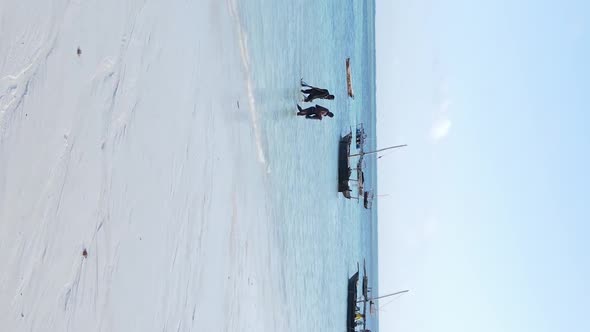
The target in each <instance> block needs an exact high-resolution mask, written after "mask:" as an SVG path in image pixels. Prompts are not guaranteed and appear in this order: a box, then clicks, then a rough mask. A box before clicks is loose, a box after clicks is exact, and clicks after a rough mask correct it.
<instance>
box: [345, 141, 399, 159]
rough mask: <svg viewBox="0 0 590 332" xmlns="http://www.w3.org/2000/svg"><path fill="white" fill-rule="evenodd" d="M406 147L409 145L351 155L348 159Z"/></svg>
mask: <svg viewBox="0 0 590 332" xmlns="http://www.w3.org/2000/svg"><path fill="white" fill-rule="evenodd" d="M404 146H408V145H407V144H402V145H394V146H390V147H387V148H383V149H379V150H375V151H370V152H362V151H361V152H359V153H355V154H351V155H349V156H348V157H349V158H350V157H356V156H364V155H366V154H373V153H377V152H381V151H385V150H389V149H397V148H403V147H404Z"/></svg>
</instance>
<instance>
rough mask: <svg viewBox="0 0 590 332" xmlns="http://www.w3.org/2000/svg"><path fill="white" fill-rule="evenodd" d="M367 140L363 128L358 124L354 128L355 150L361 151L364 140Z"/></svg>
mask: <svg viewBox="0 0 590 332" xmlns="http://www.w3.org/2000/svg"><path fill="white" fill-rule="evenodd" d="M366 139H367V134H366V133H365V128H364V127H363V124H362V123H361V124H359V125H358V126H357V127H356V148H357V149H359V150H360V149H363V148H364V146H365V140H366Z"/></svg>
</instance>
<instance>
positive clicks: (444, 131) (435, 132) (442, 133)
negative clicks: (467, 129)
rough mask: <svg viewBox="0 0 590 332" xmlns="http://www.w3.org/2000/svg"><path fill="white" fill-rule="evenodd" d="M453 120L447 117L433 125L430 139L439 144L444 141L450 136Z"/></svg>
mask: <svg viewBox="0 0 590 332" xmlns="http://www.w3.org/2000/svg"><path fill="white" fill-rule="evenodd" d="M452 124H453V123H452V122H451V120H449V119H448V118H447V117H443V118H440V119H438V120H436V121H435V123H434V124H433V125H432V129H431V130H430V137H432V140H434V141H435V142H439V141H441V140H443V139H444V138H445V137H447V135H449V131H450V130H451V126H452Z"/></svg>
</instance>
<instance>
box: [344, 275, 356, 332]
mask: <svg viewBox="0 0 590 332" xmlns="http://www.w3.org/2000/svg"><path fill="white" fill-rule="evenodd" d="M358 282H359V267H358V264H357V269H356V273H355V274H353V275H352V277H350V278H349V279H348V296H347V304H346V309H347V310H346V331H347V332H354V331H355V330H356V324H355V317H356V314H357V311H358V310H357V306H356V302H357V301H356V299H357V286H358Z"/></svg>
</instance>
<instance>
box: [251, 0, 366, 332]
mask: <svg viewBox="0 0 590 332" xmlns="http://www.w3.org/2000/svg"><path fill="white" fill-rule="evenodd" d="M239 15H240V22H241V26H242V30H243V33H242V34H241V38H242V43H243V44H244V45H246V47H245V53H246V54H243V57H244V59H245V61H246V62H247V63H248V65H247V68H248V73H247V75H248V76H249V77H250V79H251V82H252V86H251V91H252V97H253V104H254V107H255V112H256V117H257V122H258V123H259V125H260V128H259V130H260V136H261V141H262V143H261V145H262V150H263V151H264V155H265V162H266V165H265V166H266V167H267V169H268V174H267V175H268V178H267V181H268V186H269V189H270V190H269V192H271V193H272V197H271V198H270V202H271V204H270V205H271V206H270V208H269V210H270V212H269V213H270V214H271V215H272V219H273V220H274V222H273V227H274V229H275V235H276V237H277V239H278V243H279V246H280V250H281V256H280V257H282V260H283V261H282V262H281V267H282V276H281V277H282V280H283V284H282V286H281V287H282V288H283V289H282V294H283V295H282V296H283V297H284V298H283V300H284V301H285V303H286V308H287V310H286V311H287V317H288V318H289V321H288V324H287V326H288V327H289V328H290V330H301V329H303V330H307V329H310V330H311V329H314V330H321V331H343V330H344V329H345V317H346V304H345V303H346V283H347V278H348V276H350V275H351V274H352V273H354V271H355V270H356V263H357V262H361V264H362V261H363V259H366V261H367V269H368V271H369V276H370V277H371V279H370V280H371V284H372V285H373V288H374V290H375V291H377V286H376V283H377V278H376V271H377V264H376V262H377V257H376V252H377V250H376V248H377V242H376V230H377V218H376V213H375V212H376V204H375V205H374V208H373V210H370V211H368V210H365V209H364V208H363V207H362V204H361V202H357V201H356V200H347V199H344V198H343V197H342V195H340V194H339V193H338V192H337V175H338V174H337V158H338V155H337V154H338V140H339V138H340V137H341V136H342V135H344V134H346V133H347V131H349V130H350V128H351V127H352V128H354V127H355V126H356V125H357V124H359V123H363V124H364V126H365V128H366V131H367V134H368V149H372V148H373V147H374V146H375V144H376V139H375V83H374V82H375V68H374V59H375V52H374V49H375V47H374V3H373V2H372V1H353V2H347V3H342V1H323V2H321V3H318V2H315V1H297V2H282V1H272V0H265V1H259V2H256V3H253V2H243V3H241V4H240V6H239ZM347 57H350V58H351V63H352V76H353V86H354V90H355V98H354V99H351V98H349V97H348V96H347V90H346V71H345V60H346V58H347ZM300 78H303V79H304V80H305V81H306V82H307V83H309V84H311V85H315V86H320V87H325V88H328V89H329V90H330V92H331V93H332V94H334V95H335V96H336V98H335V100H333V101H328V100H323V101H318V102H317V103H318V104H321V105H323V106H325V107H328V108H329V109H330V110H332V111H333V112H334V113H335V117H334V118H332V119H329V118H326V119H324V120H322V121H311V120H305V119H303V118H302V117H297V116H296V115H295V113H296V104H297V103H299V104H300V105H301V106H302V107H308V106H310V105H312V104H309V103H303V102H302V97H303V96H302V94H301V93H300V92H299V89H300V86H299V81H300ZM373 158H374V157H373ZM373 158H365V159H366V166H367V170H368V171H367V181H366V188H367V189H373V190H375V189H376V176H375V172H374V171H375V162H374V159H373ZM375 326H376V321H374V320H373V321H372V323H371V324H369V327H371V328H373V329H374V328H375Z"/></svg>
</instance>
